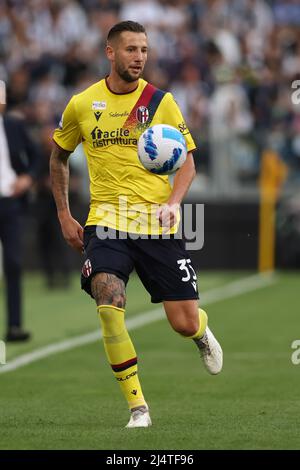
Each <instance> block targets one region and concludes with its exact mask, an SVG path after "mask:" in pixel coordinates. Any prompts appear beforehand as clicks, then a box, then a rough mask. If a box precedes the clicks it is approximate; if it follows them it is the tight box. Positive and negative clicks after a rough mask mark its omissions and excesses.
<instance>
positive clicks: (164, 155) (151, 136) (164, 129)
mask: <svg viewBox="0 0 300 470" xmlns="http://www.w3.org/2000/svg"><path fill="white" fill-rule="evenodd" d="M186 156H187V147H186V141H185V138H184V136H183V135H182V134H181V132H180V131H179V130H178V129H176V128H175V127H172V126H169V125H167V124H157V125H155V126H152V127H149V128H148V129H146V130H145V132H143V134H142V135H141V136H140V138H139V141H138V157H139V159H140V162H141V164H142V165H143V166H144V168H146V169H147V170H148V171H150V172H151V173H155V174H157V175H170V174H172V173H175V171H177V170H178V169H179V168H180V167H181V166H182V165H183V163H184V162H185V160H186Z"/></svg>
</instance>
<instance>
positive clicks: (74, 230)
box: [50, 144, 83, 253]
mask: <svg viewBox="0 0 300 470" xmlns="http://www.w3.org/2000/svg"><path fill="white" fill-rule="evenodd" d="M69 155H70V152H67V151H66V150H63V149H62V148H60V147H59V146H58V145H57V144H54V147H53V150H52V153H51V157H50V177H51V185H52V192H53V196H54V199H55V202H56V207H57V215H58V219H59V222H60V225H61V229H62V233H63V236H64V238H65V240H66V241H67V243H68V244H69V245H70V246H71V247H72V248H74V249H75V250H77V251H79V252H80V253H81V252H82V250H83V228H82V227H81V225H80V224H79V223H78V222H77V220H75V219H73V217H72V215H71V212H70V208H69V197H68V190H69V163H68V158H69Z"/></svg>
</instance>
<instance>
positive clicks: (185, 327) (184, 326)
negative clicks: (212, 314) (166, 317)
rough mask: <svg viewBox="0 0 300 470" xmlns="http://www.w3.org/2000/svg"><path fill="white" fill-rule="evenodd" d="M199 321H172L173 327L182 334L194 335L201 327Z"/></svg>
mask: <svg viewBox="0 0 300 470" xmlns="http://www.w3.org/2000/svg"><path fill="white" fill-rule="evenodd" d="M198 325H199V323H196V322H193V321H191V320H190V321H180V322H174V323H173V324H172V323H171V326H172V328H173V329H174V330H175V331H176V332H177V333H179V334H180V335H182V336H194V334H196V333H197V331H198V328H199V326H198Z"/></svg>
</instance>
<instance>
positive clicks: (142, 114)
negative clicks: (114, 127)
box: [136, 106, 149, 124]
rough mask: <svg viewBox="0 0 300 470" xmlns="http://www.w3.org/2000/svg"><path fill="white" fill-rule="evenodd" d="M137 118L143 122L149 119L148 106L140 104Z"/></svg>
mask: <svg viewBox="0 0 300 470" xmlns="http://www.w3.org/2000/svg"><path fill="white" fill-rule="evenodd" d="M136 118H137V120H138V121H139V122H140V123H141V124H145V122H147V121H148V119H149V111H148V108H146V106H139V107H138V109H137V110H136Z"/></svg>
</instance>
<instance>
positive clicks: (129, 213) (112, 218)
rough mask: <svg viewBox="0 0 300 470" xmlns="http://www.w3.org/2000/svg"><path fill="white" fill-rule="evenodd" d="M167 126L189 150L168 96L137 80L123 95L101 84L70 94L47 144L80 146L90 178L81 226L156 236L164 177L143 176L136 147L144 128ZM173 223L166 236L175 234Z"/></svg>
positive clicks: (164, 194) (185, 132) (181, 121)
mask: <svg viewBox="0 0 300 470" xmlns="http://www.w3.org/2000/svg"><path fill="white" fill-rule="evenodd" d="M155 124H169V125H171V126H174V127H176V128H178V129H179V130H180V131H181V132H182V133H183V135H184V137H185V139H186V143H187V149H188V151H191V150H194V149H195V144H194V141H193V139H192V137H191V135H190V132H189V130H188V129H187V127H186V125H185V122H184V119H183V117H182V114H181V112H180V110H179V108H178V106H177V104H176V103H175V101H174V98H173V96H172V95H171V93H167V92H164V91H162V90H159V89H157V88H155V87H154V86H153V85H150V84H149V83H147V82H146V81H145V80H142V79H140V80H139V84H138V87H137V88H136V89H135V90H134V91H132V92H130V93H126V94H117V93H113V92H112V91H111V90H110V89H109V88H108V86H107V83H106V80H105V79H103V80H101V81H99V82H97V83H95V84H94V85H92V86H90V87H89V88H87V89H86V90H85V91H83V92H82V93H79V94H78V95H74V96H73V97H72V98H71V100H70V101H69V103H68V105H67V107H66V108H65V110H64V113H63V115H62V119H61V121H60V123H59V127H58V128H57V129H56V130H55V132H54V135H53V139H54V141H55V142H56V143H57V144H58V145H59V146H60V147H61V148H63V149H64V150H67V151H70V152H73V151H74V150H75V148H76V147H77V145H78V144H79V143H80V142H82V144H83V148H84V153H85V155H86V158H87V163H88V170H89V176H90V196H91V201H90V211H89V215H88V219H87V222H86V225H101V226H107V227H110V228H112V229H117V230H121V231H125V232H132V233H141V234H160V233H161V227H159V225H158V221H157V219H156V211H157V209H158V206H159V205H160V204H163V203H165V202H167V200H168V198H169V196H170V194H171V191H172V188H171V185H170V183H169V179H168V176H160V175H156V174H152V173H150V172H149V171H147V170H146V169H145V168H144V167H143V166H142V164H141V163H140V161H139V159H138V155H137V142H138V139H139V137H140V135H141V134H142V132H144V130H145V129H146V128H147V127H149V126H150V125H155ZM177 227H178V224H177V225H176V227H173V228H172V230H171V232H170V233H176V231H177Z"/></svg>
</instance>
